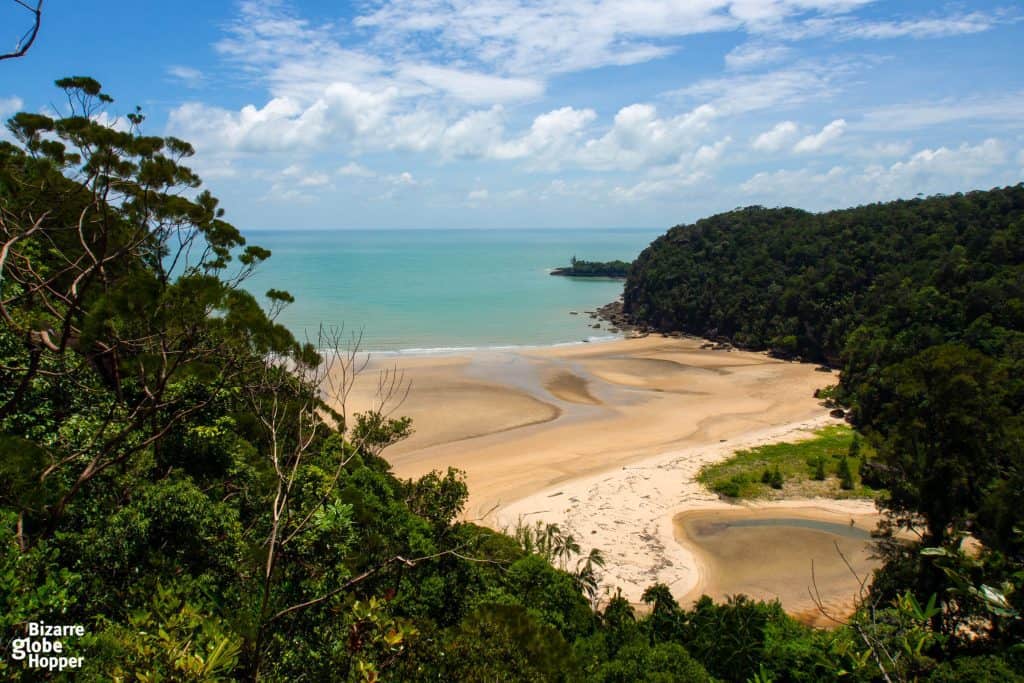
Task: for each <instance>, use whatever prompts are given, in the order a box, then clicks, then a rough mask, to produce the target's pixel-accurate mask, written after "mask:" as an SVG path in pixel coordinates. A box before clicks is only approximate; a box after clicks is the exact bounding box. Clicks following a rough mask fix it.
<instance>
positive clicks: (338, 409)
mask: <svg viewBox="0 0 1024 683" xmlns="http://www.w3.org/2000/svg"><path fill="white" fill-rule="evenodd" d="M58 86H59V87H60V88H61V89H62V90H63V92H64V94H65V95H66V97H67V101H68V104H69V105H70V107H71V113H70V114H69V115H68V116H65V117H64V118H57V119H54V118H51V117H48V116H45V115H42V114H33V113H20V114H17V115H15V116H14V117H13V118H12V119H11V120H10V121H9V123H8V128H9V130H10V131H11V134H12V135H13V137H14V140H15V141H16V144H12V143H8V142H0V247H2V248H0V319H2V320H3V325H2V327H0V634H2V637H0V676H2V677H3V678H4V679H5V680H14V681H36V680H40V678H41V677H42V678H44V679H51V680H114V681H129V680H132V681H228V680H249V681H256V680H264V681H291V680H316V681H319V680H345V681H378V680H388V681H438V680H442V681H449V680H451V681H456V680H457V681H495V680H500V681H598V682H602V681H603V682H608V683H611V682H619V681H651V682H655V681H657V682H661V681H676V680H681V681H710V680H725V681H748V680H756V681H770V680H771V681H839V680H843V681H876V680H890V681H895V680H899V681H904V680H922V679H925V678H926V677H928V676H933V677H934V678H935V680H943V681H968V680H985V679H984V676H985V675H987V674H986V672H989V673H991V672H995V673H993V675H995V676H997V677H998V679H999V680H1008V681H1009V680H1014V678H1016V677H1017V676H1016V674H1014V673H1013V672H1014V671H1019V670H1021V665H1022V663H1024V662H1022V655H1021V653H1020V652H1019V647H1017V648H1016V649H1014V647H1013V646H1014V644H1016V643H1019V642H1020V641H1021V636H1022V632H1021V631H1022V625H1021V624H1022V618H1021V616H1022V610H1021V599H1022V595H1024V589H1022V586H1021V584H1022V582H1024V578H1022V577H1024V573H1021V572H1020V566H1021V564H1020V554H1019V553H1020V548H1021V545H1024V539H1021V538H1020V534H1019V532H1015V531H1014V529H1016V528H1018V527H1019V526H1020V524H1019V517H1018V515H1019V514H1020V509H1021V505H1020V504H1019V503H1020V502H1022V501H1020V496H1021V491H1022V490H1024V487H1022V486H1021V483H1022V480H1021V472H1020V469H1019V468H1018V469H1011V467H1015V466H1016V465H1017V464H1019V463H1018V462H1017V461H1014V460H1010V461H1009V462H1007V461H1006V457H1007V455H1006V454H1010V455H1012V454H1018V457H1019V453H1020V449H1017V450H1016V451H1014V450H1012V449H1008V448H1007V447H1008V446H1012V445H1013V444H1014V443H1016V442H1014V441H1012V439H1013V438H1016V437H1015V435H1017V434H1018V432H1016V431H1013V429H1012V428H1011V427H1012V425H1013V424H1015V423H1014V422H1013V418H1014V415H1016V413H1013V411H1012V409H1013V406H1015V405H1016V404H1014V403H1013V401H1014V400H1016V399H1017V397H1018V395H1017V394H1015V393H1014V392H1019V390H1020V389H1019V382H1018V381H1017V380H1015V379H1014V377H1015V376H1013V375H1011V374H1010V373H1009V372H1008V371H1007V369H1006V368H1005V367H1003V365H1002V364H1001V361H996V360H992V359H991V358H988V357H987V356H982V355H980V353H975V354H969V353H966V352H964V351H961V350H958V348H956V347H954V348H949V347H945V346H943V347H938V348H937V349H936V350H934V351H932V352H931V355H924V356H919V357H918V356H915V357H914V358H912V359H911V360H910V361H909V362H908V363H906V364H901V365H897V366H895V367H887V368H885V369H884V370H882V371H880V377H881V380H880V384H879V386H880V387H881V388H880V389H879V391H880V392H881V393H879V394H878V396H880V397H881V398H882V399H884V400H881V401H880V402H879V403H878V404H877V405H878V410H877V412H876V413H874V415H876V416H877V417H876V418H875V420H874V421H873V422H872V423H871V430H870V431H869V432H868V435H869V438H870V439H871V443H872V444H873V445H874V448H876V449H877V451H878V454H877V456H876V457H872V458H871V459H870V461H871V462H874V461H875V460H876V459H877V460H878V461H879V464H881V465H883V466H884V467H878V468H871V467H868V468H866V469H864V468H862V467H861V466H860V462H859V461H858V463H857V467H856V469H858V470H861V469H864V471H865V472H866V473H867V474H869V475H870V476H872V477H875V478H877V479H879V480H881V481H884V482H885V483H886V485H887V487H888V488H889V490H890V492H891V493H890V498H889V499H888V500H887V503H886V504H887V505H888V506H889V509H890V510H891V511H892V512H893V520H894V523H899V520H900V519H902V517H901V515H907V516H910V515H912V514H913V515H917V516H918V517H922V516H923V517H924V519H925V520H926V522H927V536H926V540H927V541H928V544H929V545H927V547H923V548H910V549H908V548H907V547H906V546H900V545H893V546H892V548H891V549H890V551H889V552H890V554H889V564H888V565H887V567H886V570H885V571H884V572H882V573H881V574H880V575H879V576H878V577H877V578H876V581H875V586H874V588H873V589H872V590H873V593H872V595H871V596H865V597H870V600H871V601H870V603H867V602H866V603H865V605H869V607H868V606H865V607H864V608H863V609H861V610H860V611H858V613H857V614H856V615H855V616H854V617H853V618H852V619H851V620H850V622H849V623H848V624H846V625H843V626H842V627H840V628H837V629H835V630H833V631H816V630H813V629H810V628H807V627H804V626H801V625H800V624H798V623H796V622H795V621H794V620H793V619H791V618H790V617H788V616H786V615H785V614H784V613H783V611H782V609H781V607H780V606H779V605H778V604H776V603H761V602H754V601H751V600H748V599H746V598H743V597H734V598H731V599H729V600H727V601H726V602H725V603H722V604H715V603H713V602H712V601H711V600H710V599H707V598H703V599H701V600H700V601H698V602H697V603H696V604H695V605H693V606H692V607H690V608H685V607H683V606H680V605H678V604H677V603H676V601H675V600H674V599H673V597H672V594H671V591H670V590H669V588H668V587H666V586H663V585H655V586H651V587H650V588H649V589H648V590H647V591H646V592H645V593H644V596H643V600H644V602H645V603H647V605H648V607H649V614H648V615H646V616H643V617H640V616H638V615H637V613H636V611H634V609H633V608H632V607H631V606H630V605H629V604H628V603H627V602H626V601H625V600H623V599H622V598H621V597H620V596H607V595H601V594H600V593H599V590H598V586H599V585H600V573H601V570H602V563H603V559H602V557H601V555H600V553H599V552H590V553H588V554H586V555H584V554H583V553H582V552H581V548H580V544H579V542H578V541H577V540H576V539H574V538H573V537H572V536H571V534H568V533H563V532H562V530H560V529H558V528H557V527H553V526H545V525H540V526H537V525H535V526H528V525H520V526H519V527H518V528H517V529H516V530H515V531H514V537H512V536H508V535H504V534H499V533H495V532H493V531H490V530H488V529H485V528H482V527H478V526H476V525H474V524H470V523H464V522H459V521H457V518H458V515H459V513H460V511H461V510H462V507H463V505H464V503H465V501H466V496H467V489H466V484H465V482H464V478H463V476H462V474H461V473H460V472H458V471H455V470H449V471H447V472H432V473H429V474H427V475H425V476H423V477H422V478H420V479H418V480H401V479H398V478H396V477H395V476H394V475H393V474H392V473H391V471H390V468H389V465H388V463H387V461H385V460H384V459H383V458H382V457H381V453H382V452H383V451H384V450H385V449H386V448H388V447H389V446H390V445H392V444H394V443H395V442H397V441H399V440H401V439H403V438H405V437H406V436H408V435H409V434H410V432H411V430H412V428H413V425H412V424H411V422H410V421H409V420H408V419H406V418H401V417H389V416H390V415H391V414H392V409H393V407H394V404H393V401H394V399H395V398H396V397H397V396H399V395H400V394H401V387H400V384H399V383H398V382H391V381H388V380H387V378H385V379H384V381H382V382H381V386H382V387H385V388H387V387H391V389H390V390H386V391H384V392H383V393H382V395H381V396H380V401H379V403H378V409H377V410H371V411H368V412H366V413H362V414H350V413H349V412H348V411H347V410H346V407H345V404H346V401H345V398H346V390H345V387H348V386H351V381H352V379H353V377H354V373H355V372H356V370H357V365H356V364H355V363H354V362H353V359H354V356H353V355H351V354H350V353H347V352H346V351H344V350H342V349H340V348H339V342H340V341H341V340H340V339H339V336H340V335H339V334H338V333H337V332H335V331H332V330H331V329H329V328H328V329H325V330H324V331H323V332H322V333H321V336H320V338H319V339H318V340H317V343H316V344H300V343H298V342H296V340H295V339H294V338H293V336H292V335H291V334H290V333H289V332H288V331H287V330H286V329H285V328H283V327H282V326H281V325H279V324H277V323H276V322H275V318H276V316H277V314H278V313H279V312H280V310H281V309H282V307H284V306H286V305H288V304H289V303H290V302H291V300H292V298H291V296H290V295H289V294H288V293H287V292H284V291H280V290H271V291H269V292H267V293H266V299H267V300H268V301H269V302H270V303H269V307H268V309H266V310H264V309H261V308H260V306H259V305H258V303H257V300H256V298H255V297H253V296H252V295H251V294H249V293H248V292H246V291H245V289H244V287H243V285H244V284H245V282H246V280H247V278H248V276H249V275H250V274H251V272H252V269H253V268H254V267H255V266H256V265H257V264H258V263H260V262H261V261H263V260H264V259H266V258H268V257H269V256H270V254H269V252H267V251H266V250H264V249H261V248H259V247H256V246H252V245H247V244H246V243H245V240H244V239H243V238H242V236H241V234H240V233H239V232H238V230H236V229H235V228H234V227H233V226H231V225H230V224H229V223H227V222H226V221H225V220H224V211H223V210H222V209H221V208H220V207H219V205H218V202H217V200H216V199H215V198H214V197H213V196H212V195H211V194H209V193H208V192H206V191H204V190H202V189H201V184H200V180H199V178H198V177H197V176H196V175H195V174H194V173H192V171H190V170H189V169H188V168H187V167H186V166H185V165H184V162H185V160H186V159H187V158H188V157H189V156H190V155H191V154H192V148H191V147H190V146H189V145H188V143H186V142H184V141H181V140H177V139H174V138H159V137H152V136H145V135H143V134H142V133H141V131H140V129H141V126H142V124H143V123H144V119H143V117H142V115H141V113H140V112H139V111H136V112H134V113H132V114H130V115H129V116H128V122H129V124H130V125H129V128H128V130H113V129H110V128H107V127H105V126H103V125H102V124H101V123H100V122H99V121H100V120H101V119H99V117H98V116H97V114H98V113H99V112H100V111H101V110H102V109H103V107H105V106H107V105H109V104H110V103H111V102H112V100H111V98H110V97H109V96H107V95H106V94H105V93H103V92H102V89H101V87H100V84H99V83H97V82H95V81H93V80H92V79H89V78H83V77H76V78H70V79H63V80H61V81H58ZM328 378H329V379H328ZM987 415H991V416H992V418H991V419H990V420H987V419H983V418H984V416H987ZM882 426H887V429H885V430H883V429H882ZM821 438H825V439H832V440H837V439H845V440H846V441H847V442H849V441H850V437H849V433H848V432H843V433H842V435H840V433H834V434H830V435H829V434H826V435H824V436H823V437H821ZM857 448H859V449H860V455H857V454H856V453H854V454H853V455H851V456H849V457H850V458H851V459H854V458H858V457H863V454H865V453H867V452H869V450H870V449H868V447H867V445H864V446H861V445H858V446H857ZM833 450H835V449H833ZM839 450H840V452H842V449H839ZM847 450H848V451H852V450H853V448H852V446H849V447H848V449H847ZM813 455H815V454H814V453H810V452H809V453H807V454H805V455H804V459H803V461H802V462H798V463H797V464H799V465H800V467H802V468H803V470H802V473H801V474H799V476H803V477H807V476H809V474H808V470H807V461H806V458H807V457H808V456H813ZM829 462H831V461H829ZM769 464H770V465H771V469H770V470H769V469H768V468H769ZM851 466H852V463H851ZM832 467H835V465H831V466H830V469H831V468H832ZM762 470H764V471H767V472H768V480H769V483H768V485H769V486H770V485H771V484H772V483H778V484H779V485H780V486H783V490H784V491H785V489H786V487H788V486H790V483H789V480H790V479H791V478H793V477H795V476H797V472H796V470H791V468H790V463H789V461H788V460H786V459H785V458H777V459H766V458H762V459H761V461H760V462H759V463H758V464H757V467H756V468H755V469H754V470H751V471H753V472H756V473H758V474H760V473H761V471H762ZM851 472H852V469H851ZM896 475H899V476H900V477H902V478H901V479H899V480H895V479H894V478H893V477H895V476H896ZM730 476H731V475H730ZM754 476H756V475H754ZM783 482H785V485H783ZM758 486H761V484H758ZM934 497H939V498H941V500H933V498H934ZM968 521H969V522H970V523H971V526H970V530H971V531H973V532H975V534H976V536H977V537H978V538H979V539H981V540H982V541H983V543H984V544H985V550H984V552H983V553H981V554H980V555H976V556H974V555H972V556H965V555H963V554H962V553H961V552H960V551H959V545H958V541H959V538H960V535H961V534H962V533H963V532H964V531H965V530H966V529H967V528H968V527H967V526H966V524H967V522H968ZM1015 533H1016V534H1017V535H1016V536H1015V535H1014V534H1015ZM1015 572H1016V573H1015ZM922 596H924V597H922ZM595 605H598V606H599V608H598V607H595ZM40 621H44V622H46V623H47V624H52V625H56V624H66V625H71V624H81V625H83V626H84V628H85V631H86V635H84V636H81V637H76V638H74V639H69V640H68V642H67V645H66V651H67V653H68V654H71V655H75V656H82V657H84V665H83V669H81V670H80V671H75V672H73V673H71V672H64V673H55V674H53V675H47V674H42V675H41V674H40V672H39V671H37V670H33V669H29V668H26V667H24V666H23V664H22V663H20V662H18V661H16V660H14V659H12V657H11V656H10V655H11V654H12V649H13V646H12V639H13V638H17V637H19V636H22V635H24V634H25V633H26V631H27V630H28V624H29V623H31V622H40Z"/></svg>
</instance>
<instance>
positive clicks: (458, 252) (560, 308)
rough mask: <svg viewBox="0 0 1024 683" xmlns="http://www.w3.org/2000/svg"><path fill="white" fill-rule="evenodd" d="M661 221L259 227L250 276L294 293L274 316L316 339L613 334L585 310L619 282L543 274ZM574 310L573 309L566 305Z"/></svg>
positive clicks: (639, 245)
mask: <svg viewBox="0 0 1024 683" xmlns="http://www.w3.org/2000/svg"><path fill="white" fill-rule="evenodd" d="M661 232H662V231H660V230H656V229H572V230H569V229H544V230H541V229H523V230H493V229H486V230H485V229H480V230H471V229H460V230H445V229H441V230H427V229H422V230H337V231H327V230H260V231H246V232H244V235H245V237H246V240H247V241H248V243H249V244H256V245H259V246H261V247H264V248H267V249H270V250H271V252H272V256H271V258H270V259H268V260H267V261H266V262H264V263H263V264H261V265H260V266H259V268H258V270H257V271H256V273H255V274H254V275H253V276H252V277H251V278H250V279H249V280H247V281H246V283H245V287H246V289H248V290H249V291H251V292H252V293H253V294H256V295H258V296H259V295H262V294H263V293H264V292H266V291H267V290H268V289H271V288H274V289H284V290H286V291H288V292H289V293H291V294H292V295H293V296H294V297H295V303H293V304H291V305H289V306H288V307H287V308H285V309H284V310H283V311H282V312H281V314H280V315H279V317H278V321H279V322H281V323H282V324H284V325H285V326H286V327H288V328H289V329H290V330H291V331H292V332H293V333H294V334H295V335H296V336H297V337H298V338H299V339H302V340H305V339H309V340H310V341H313V342H314V343H315V342H316V341H317V332H318V330H319V329H320V326H321V325H324V326H327V327H334V328H336V329H340V328H342V327H343V328H344V334H343V336H344V338H345V340H346V342H347V343H351V340H352V338H353V335H355V336H357V337H359V338H360V340H361V341H360V344H359V347H360V349H361V350H365V351H383V352H388V353H410V354H418V353H431V352H445V351H456V350H463V349H481V348H504V347H517V346H545V345H554V344H570V343H581V342H584V341H599V340H602V339H607V338H609V337H613V336H614V335H613V334H612V333H610V332H609V331H608V330H607V329H605V326H604V325H602V328H601V329H594V328H593V327H591V326H592V325H593V324H594V323H595V321H594V320H592V319H591V318H590V317H589V316H587V315H586V314H585V313H584V311H588V310H593V309H594V308H596V307H598V306H601V305H603V304H606V303H609V302H611V301H615V300H616V299H617V298H618V297H619V296H620V295H621V294H622V287H623V283H622V281H621V280H613V279H596V278H595V279H589V278H587V279H584V278H570V277H557V276H552V275H550V271H551V269H552V268H556V267H559V266H565V265H568V264H569V261H570V259H571V258H572V257H573V256H575V257H577V258H579V259H582V260H587V261H610V260H615V259H621V260H623V261H631V260H633V259H634V258H635V257H636V256H637V254H639V253H640V251H641V250H643V249H644V248H645V247H646V246H647V245H648V244H649V243H650V242H651V241H652V240H653V239H654V238H655V237H657V236H658V235H659V234H661ZM570 311H576V312H577V313H578V314H577V315H572V314H571V313H570Z"/></svg>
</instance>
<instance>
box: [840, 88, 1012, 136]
mask: <svg viewBox="0 0 1024 683" xmlns="http://www.w3.org/2000/svg"><path fill="white" fill-rule="evenodd" d="M1022 111H1024V92H1012V93H1009V94H994V95H987V96H984V97H978V96H974V97H961V98H955V99H954V98H947V99H943V100H932V101H922V102H909V103H903V104H896V105H890V106H886V107H878V108H876V109H872V110H870V111H868V112H867V113H865V114H864V117H863V118H862V119H861V120H860V121H859V122H858V123H857V128H859V129H862V130H879V131H889V130H915V129H920V128H924V127H927V126H939V125H943V124H948V123H955V122H957V121H970V120H978V121H995V122H1004V123H1008V124H1012V125H1016V126H1018V127H1019V126H1020V124H1021V112H1022Z"/></svg>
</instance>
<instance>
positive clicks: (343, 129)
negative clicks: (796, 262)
mask: <svg viewBox="0 0 1024 683" xmlns="http://www.w3.org/2000/svg"><path fill="white" fill-rule="evenodd" d="M19 22H20V23H19ZM23 23H24V18H23V17H21V16H20V15H19V13H18V12H17V6H16V5H15V4H14V3H13V2H9V1H7V0H5V1H4V3H3V5H0V27H2V28H0V31H2V33H0V39H3V40H6V41H7V43H8V44H12V43H14V41H16V40H17V38H18V37H19V35H20V33H21V29H22V26H21V25H22V24H23ZM1022 42H1024V7H1022V6H1021V5H1020V4H1019V3H1017V2H1012V1H1010V0H1006V1H1004V2H942V1H941V0H940V1H937V2H936V1H929V2H926V1H917V0H909V1H902V2H885V1H882V0H670V1H669V0H666V1H657V0H638V1H632V2H612V1H607V0H548V1H546V2H538V1H535V0H478V1H476V2H461V1H454V2H453V1H450V0H407V1H404V2H398V1H392V0H374V1H372V2H360V3H340V2H285V1H274V0H253V1H247V2H196V1H179V2H173V3H162V2H161V3H155V2H150V3H137V4H136V5H133V6H131V8H126V6H124V5H123V4H120V3H110V2H99V3H95V2H94V3H84V2H73V1H72V0H50V1H49V2H47V3H46V4H45V14H44V23H43V28H42V30H41V32H40V35H39V38H38V41H37V43H36V45H35V46H34V47H33V48H32V50H31V51H30V53H29V54H28V56H26V57H25V58H23V59H20V60H10V61H5V62H0V115H4V116H7V115H10V113H12V112H13V111H15V110H19V109H27V110H46V109H48V108H51V107H53V106H55V105H56V106H59V104H58V103H59V98H58V97H57V94H58V93H57V91H56V90H55V89H54V88H53V87H52V81H53V80H54V79H56V78H59V77H61V76H65V75H71V74H86V75H91V76H93V77H95V78H97V79H98V80H100V81H101V82H103V84H104V86H105V88H106V90H107V91H108V92H110V93H111V94H112V95H113V96H114V97H115V99H116V102H115V104H114V105H113V106H112V108H111V110H110V112H109V113H110V115H111V117H112V118H111V120H114V118H115V117H116V116H117V115H118V114H124V113H126V112H128V111H131V110H132V109H133V108H134V106H135V105H136V104H138V105H141V106H142V107H143V109H144V111H145V112H146V114H147V116H148V120H147V122H146V126H145V130H146V132H148V133H153V134H172V135H176V136H178V137H182V138H184V139H186V140H189V141H191V142H193V144H194V145H195V146H196V149H197V154H196V156H195V157H194V158H193V159H192V165H193V167H194V168H195V169H196V170H197V171H198V172H199V173H200V174H201V175H202V176H203V178H204V180H205V181H206V184H207V186H209V187H210V188H211V190H212V191H213V192H214V194H216V195H217V196H219V197H220V198H221V199H222V201H223V205H224V206H225V208H226V209H227V211H228V216H229V218H230V219H231V220H232V221H233V222H234V223H235V224H236V225H238V226H239V227H242V228H243V229H245V228H250V229H253V228H390V227H411V228H416V227H458V228H473V227H479V228H493V227H629V226H636V227H641V226H643V227H668V226H670V225H674V224H677V223H680V222H688V221H692V220H694V219H696V218H699V217H701V216H704V215H708V214H710V213H714V212H717V211H722V210H727V209H731V208H734V207H736V206H743V205H748V204H763V205H767V206H779V205H792V206H799V207H803V208H808V209H828V208H836V207H843V206H848V205H853V204H860V203H865V202H871V201H880V200H888V199H893V198H897V197H912V196H914V195H917V194H919V193H923V194H933V193H938V192H943V193H949V192H956V191H961V190H969V189H976V188H988V187H992V186H996V185H1005V184H1011V183H1016V182H1020V181H1021V180H1024V68H1022V67H1024V49H1022V47H1021V44H1022Z"/></svg>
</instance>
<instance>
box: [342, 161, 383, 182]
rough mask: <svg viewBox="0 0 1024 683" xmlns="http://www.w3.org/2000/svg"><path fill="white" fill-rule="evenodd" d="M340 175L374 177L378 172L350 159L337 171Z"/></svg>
mask: <svg viewBox="0 0 1024 683" xmlns="http://www.w3.org/2000/svg"><path fill="white" fill-rule="evenodd" d="M337 173H338V175H342V176H348V177H350V178H373V177H374V176H376V175H377V174H376V173H374V172H373V171H371V170H370V169H368V168H366V167H365V166H362V165H360V164H357V163H356V162H354V161H350V162H348V163H347V164H345V165H344V166H342V167H341V168H339V169H338V171H337Z"/></svg>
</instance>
